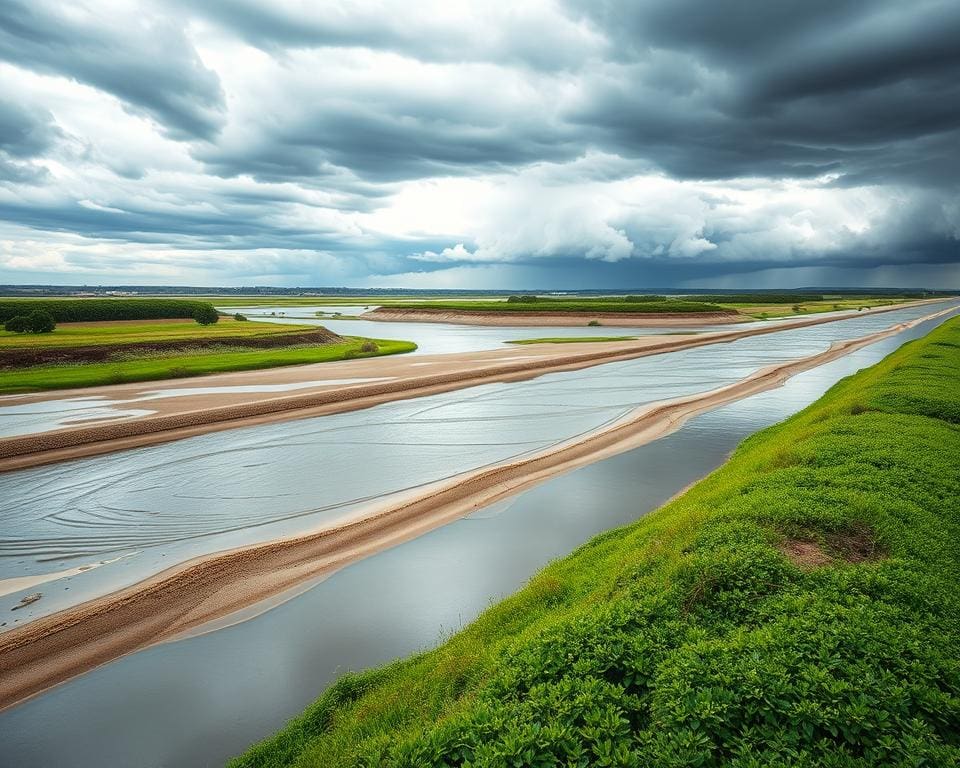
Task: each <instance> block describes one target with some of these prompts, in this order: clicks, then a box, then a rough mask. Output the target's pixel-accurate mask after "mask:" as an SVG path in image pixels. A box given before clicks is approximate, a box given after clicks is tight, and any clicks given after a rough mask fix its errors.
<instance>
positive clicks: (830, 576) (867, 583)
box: [232, 320, 960, 768]
mask: <svg viewBox="0 0 960 768" xmlns="http://www.w3.org/2000/svg"><path fill="white" fill-rule="evenodd" d="M958 499H960V321H957V320H953V321H951V322H950V323H948V324H946V325H944V326H943V327H941V328H940V329H938V330H936V331H934V332H933V333H931V334H930V335H929V336H928V337H926V338H925V339H923V340H921V341H918V342H913V343H911V344H908V345H906V346H904V347H903V348H901V349H900V350H899V351H898V352H896V353H894V354H893V355H891V356H890V357H888V358H887V359H886V360H884V361H883V362H881V363H880V364H879V365H876V366H874V367H873V368H870V369H867V370H865V371H862V372H860V373H859V374H857V375H855V376H853V377H850V378H848V379H846V380H844V381H842V382H840V383H838V384H837V385H836V386H835V387H833V388H832V389H831V390H830V392H828V393H827V395H825V396H824V397H823V398H822V399H821V400H819V401H818V402H817V403H815V404H814V405H812V406H811V407H809V408H807V409H806V410H804V411H802V412H801V413H799V414H797V415H796V416H794V417H793V418H791V419H789V420H787V421H786V422H784V423H783V424H780V425H778V426H775V427H772V428H770V429H767V430H764V431H762V432H760V433H758V434H756V435H754V436H753V437H751V438H749V439H748V440H746V441H744V443H743V444H742V445H741V446H740V447H739V448H738V449H737V451H736V452H735V453H734V455H733V456H732V458H731V459H730V461H729V462H728V463H727V464H726V465H725V466H723V467H722V468H721V469H719V470H718V471H716V472H715V473H713V474H712V475H710V476H709V477H708V478H706V479H705V480H703V481H702V482H700V483H699V484H697V485H696V486H695V487H694V488H692V489H691V490H690V491H688V492H687V493H685V494H684V495H683V496H681V497H679V498H678V499H676V500H675V501H673V502H672V503H670V504H668V505H667V506H665V507H663V508H662V509H660V510H659V511H657V512H655V513H653V514H650V515H648V516H647V517H645V518H644V519H642V520H640V521H639V522H637V523H634V524H633V525H630V526H627V527H625V528H621V529H618V530H614V531H610V532H608V533H606V534H603V535H600V536H598V537H596V538H595V539H593V540H592V541H590V542H589V543H587V544H586V545H584V546H583V547H581V548H580V549H578V550H577V551H576V552H574V553H573V554H572V555H570V556H569V557H567V558H564V559H562V560H560V561H557V562H555V563H553V564H552V565H550V566H549V567H547V568H546V569H545V570H543V571H542V572H541V573H540V574H538V575H537V576H536V577H535V578H533V579H532V580H531V582H530V584H529V585H528V586H527V587H526V588H524V589H523V590H521V591H520V592H519V593H517V594H516V595H514V596H513V597H511V598H509V599H508V600H506V601H504V602H502V603H500V604H498V605H496V606H494V607H492V608H490V609H489V610H487V611H486V612H485V613H484V614H483V615H482V616H481V617H480V618H479V619H477V620H476V621H475V622H474V623H473V624H472V625H470V626H469V627H468V628H467V629H465V630H464V631H462V632H460V633H458V634H457V635H455V636H453V637H452V638H451V639H450V640H448V641H447V642H445V643H443V644H442V645H440V646H439V647H438V648H437V649H435V650H433V651H430V652H427V653H424V654H421V655H419V656H416V657H414V658H410V659H407V660H404V661H399V662H396V663H394V664H392V665H389V666H387V667H384V668H381V669H375V670H372V671H369V672H365V673H362V674H355V675H347V676H345V677H343V678H341V680H340V681H339V682H338V683H337V684H335V685H334V686H333V687H332V688H330V689H329V690H328V691H327V692H326V693H325V694H324V695H323V696H322V697H321V698H320V699H319V700H318V701H317V702H316V703H314V704H313V705H312V706H311V707H310V708H309V709H308V710H307V711H306V712H305V713H304V714H303V715H302V716H301V717H299V718H297V719H295V720H293V721H291V722H290V723H289V724H288V725H287V727H286V728H285V729H283V730H282V731H281V732H280V733H278V734H277V735H276V736H274V737H273V738H271V739H269V740H267V741H265V742H263V743H261V744H259V745H257V746H255V747H254V748H253V749H251V750H250V751H249V752H248V753H247V754H245V755H243V756H242V757H240V758H237V759H236V760H235V761H234V762H233V763H232V766H233V767H234V768H241V767H243V768H254V767H257V768H267V767H268V766H269V767H279V766H300V767H304V766H317V767H320V766H322V767H323V768H334V767H335V766H358V765H359V766H371V767H372V766H410V767H411V768H412V767H413V766H464V767H466V766H471V767H472V768H481V767H486V768H491V767H492V766H498V767H499V766H521V765H522V766H675V767H677V768H680V767H681V766H704V767H708V768H709V767H713V766H716V767H719V766H732V767H735V768H765V767H766V766H787V765H790V766H807V767H810V768H818V767H823V768H827V767H829V768H866V766H881V765H882V766H887V765H890V766H955V765H958V763H960V591H958V590H957V574H960V504H958Z"/></svg>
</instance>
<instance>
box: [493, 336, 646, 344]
mask: <svg viewBox="0 0 960 768" xmlns="http://www.w3.org/2000/svg"><path fill="white" fill-rule="evenodd" d="M636 338H637V337H636V336H547V337H545V338H542V339H515V340H514V341H508V342H507V344H574V343H576V342H583V341H633V340H634V339H636Z"/></svg>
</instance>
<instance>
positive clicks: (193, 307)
mask: <svg viewBox="0 0 960 768" xmlns="http://www.w3.org/2000/svg"><path fill="white" fill-rule="evenodd" d="M202 308H210V309H213V305H212V304H210V303H209V302H206V301H187V300H184V299H125V298H116V299H6V300H0V323H2V322H4V321H6V320H9V319H10V318H11V317H15V316H17V315H29V314H30V313H31V312H33V311H35V310H38V309H41V310H44V311H45V312H49V313H50V314H51V315H52V316H53V319H54V320H56V321H57V322H58V323H83V322H90V321H100V320H161V319H168V318H183V319H187V318H192V317H193V316H194V313H195V312H196V311H197V310H198V309H202Z"/></svg>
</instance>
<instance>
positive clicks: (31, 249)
mask: <svg viewBox="0 0 960 768" xmlns="http://www.w3.org/2000/svg"><path fill="white" fill-rule="evenodd" d="M958 41H960V3H958V2H957V0H909V2H906V1H905V0H874V1H873V2H867V1H865V0H777V1H776V2H757V1H756V0H566V1H562V0H556V2H549V1H548V0H524V2H517V1H516V0H510V1H509V2H503V3H500V2H490V1H489V0H485V1H484V2H475V1H474V2H456V1H453V0H440V1H439V2H435V3H434V2H425V1H423V0H398V1H397V2H391V1H390V0H380V1H379V2H363V1H361V0H352V1H351V0H347V1H345V2H332V1H328V2H308V0H283V1H282V2H281V1H280V0H271V2H269V3H267V2H262V0H203V2H188V0H179V1H178V0H143V1H142V2H132V1H131V2H122V1H117V2H114V1H113V0H102V1H101V0H88V1H86V2H84V1H83V0H73V1H72V2H69V3H67V2H62V1H61V0H49V1H48V0H0V282H4V283H36V282H54V283H74V284H78V283H89V284H96V283H156V284H161V283H163V284H176V283H181V284H193V285H217V284H219V285H251V284H261V285H267V284H269V285H289V286H297V285H300V286H306V285H310V286H331V285H351V286H407V287H426V288H440V287H443V288H501V287H502V288H522V287H544V288H576V287H631V288H645V287H651V288H652V287H663V286H687V287H693V286H704V287H707V286H714V287H740V286H753V287H776V286H801V285H847V286H859V285H864V286H868V285H873V286H929V287H957V288H960V266H958V265H960V43H958Z"/></svg>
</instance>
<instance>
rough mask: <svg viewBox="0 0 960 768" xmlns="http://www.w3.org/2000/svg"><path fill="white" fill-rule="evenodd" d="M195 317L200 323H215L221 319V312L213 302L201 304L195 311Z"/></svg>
mask: <svg viewBox="0 0 960 768" xmlns="http://www.w3.org/2000/svg"><path fill="white" fill-rule="evenodd" d="M193 319H194V320H196V321H197V322H198V323H200V325H213V324H214V323H215V322H217V321H218V320H219V319H220V313H219V312H217V310H216V309H214V307H213V305H211V304H201V305H200V306H199V307H197V308H196V309H195V310H194V311H193Z"/></svg>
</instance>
